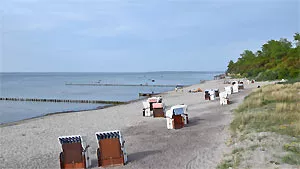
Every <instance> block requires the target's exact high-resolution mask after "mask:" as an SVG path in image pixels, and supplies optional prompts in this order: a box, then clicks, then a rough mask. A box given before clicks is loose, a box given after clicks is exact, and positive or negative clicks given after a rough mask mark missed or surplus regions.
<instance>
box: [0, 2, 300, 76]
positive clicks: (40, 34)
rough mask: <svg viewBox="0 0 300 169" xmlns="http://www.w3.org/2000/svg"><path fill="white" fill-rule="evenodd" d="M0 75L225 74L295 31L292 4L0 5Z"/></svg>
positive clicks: (298, 7) (296, 7)
mask: <svg viewBox="0 0 300 169" xmlns="http://www.w3.org/2000/svg"><path fill="white" fill-rule="evenodd" d="M0 10H1V11H2V12H1V13H2V14H1V13H0V14H1V15H2V17H1V18H0V24H1V25H0V32H1V34H0V56H1V57H0V63H1V64H0V71H2V72H140V71H143V72H144V71H172V70H174V71H182V70H185V71H224V70H225V69H226V66H227V63H228V62H229V60H230V59H232V60H234V61H235V60H236V59H237V58H238V57H239V54H240V53H242V52H243V50H245V49H250V50H257V49H259V48H260V46H261V45H262V44H263V43H265V42H266V41H267V40H270V39H279V38H281V37H283V38H288V39H289V40H292V36H293V34H294V33H295V32H300V31H299V28H300V1H299V0H265V1H263V0H244V1H242V0H169V1H164V0H138V1H133V0H130V1H126V0H106V1H104V0H0Z"/></svg>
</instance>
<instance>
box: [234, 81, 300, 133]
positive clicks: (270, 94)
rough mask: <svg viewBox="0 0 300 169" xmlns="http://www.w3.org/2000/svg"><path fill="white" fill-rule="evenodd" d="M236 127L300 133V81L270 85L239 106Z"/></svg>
mask: <svg viewBox="0 0 300 169" xmlns="http://www.w3.org/2000/svg"><path fill="white" fill-rule="evenodd" d="M231 129H232V130H233V131H247V130H257V131H272V132H277V133H280V134H288V135H290V136H293V137H297V136H300V83H294V84H276V85H268V86H265V87H263V88H260V89H258V90H257V91H255V92H254V93H252V94H250V95H249V96H248V97H247V98H246V99H245V101H244V103H243V104H242V105H240V106H239V107H238V109H237V110H236V113H235V118H234V120H233V122H232V123H231Z"/></svg>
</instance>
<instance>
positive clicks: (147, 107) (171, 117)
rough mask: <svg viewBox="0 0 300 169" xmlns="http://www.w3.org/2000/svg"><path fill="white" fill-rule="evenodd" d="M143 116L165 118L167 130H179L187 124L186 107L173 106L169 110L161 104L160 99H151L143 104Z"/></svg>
mask: <svg viewBox="0 0 300 169" xmlns="http://www.w3.org/2000/svg"><path fill="white" fill-rule="evenodd" d="M143 106H144V107H143V116H145V117H151V116H153V117H154V118H166V122H167V128H168V129H180V128H182V127H184V125H186V124H188V112H187V105H184V104H181V105H175V106H172V107H171V108H170V110H168V111H165V109H166V107H165V105H164V103H163V102H162V97H151V98H148V100H147V101H145V102H143Z"/></svg>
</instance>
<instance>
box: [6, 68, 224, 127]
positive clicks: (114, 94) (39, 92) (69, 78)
mask: <svg viewBox="0 0 300 169" xmlns="http://www.w3.org/2000/svg"><path fill="white" fill-rule="evenodd" d="M219 73H220V72H151V73H0V97H18V98H19V97H21V98H45V99H51V98H52V99H53V98H55V99H87V100H114V101H129V100H134V99H138V98H139V96H138V93H139V92H152V91H153V92H155V93H156V92H165V91H169V90H173V88H165V87H163V88H161V87H140V86H138V87H127V86H126V87H121V86H110V87H108V86H69V85H65V84H66V83H99V82H100V83H113V84H115V83H122V84H145V83H148V84H175V85H176V84H183V85H191V84H195V83H199V82H200V80H210V79H212V78H213V76H214V75H216V74H219ZM152 79H154V80H155V82H152ZM101 106H103V104H76V103H42V102H12V101H0V123H6V122H12V121H18V120H22V119H26V118H31V117H36V116H41V115H45V114H47V113H54V112H64V111H78V110H86V109H95V108H97V107H101Z"/></svg>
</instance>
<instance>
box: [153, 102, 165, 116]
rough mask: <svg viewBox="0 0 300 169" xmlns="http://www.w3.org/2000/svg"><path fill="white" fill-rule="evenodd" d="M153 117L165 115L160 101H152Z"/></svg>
mask: <svg viewBox="0 0 300 169" xmlns="http://www.w3.org/2000/svg"><path fill="white" fill-rule="evenodd" d="M153 117H165V110H164V105H163V104H162V103H153Z"/></svg>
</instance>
